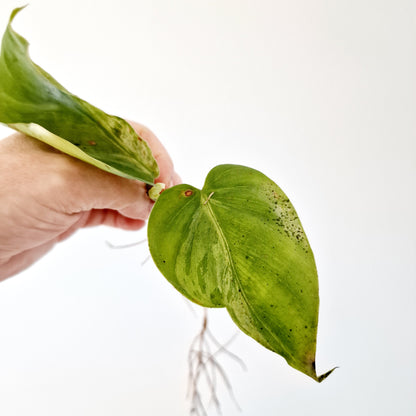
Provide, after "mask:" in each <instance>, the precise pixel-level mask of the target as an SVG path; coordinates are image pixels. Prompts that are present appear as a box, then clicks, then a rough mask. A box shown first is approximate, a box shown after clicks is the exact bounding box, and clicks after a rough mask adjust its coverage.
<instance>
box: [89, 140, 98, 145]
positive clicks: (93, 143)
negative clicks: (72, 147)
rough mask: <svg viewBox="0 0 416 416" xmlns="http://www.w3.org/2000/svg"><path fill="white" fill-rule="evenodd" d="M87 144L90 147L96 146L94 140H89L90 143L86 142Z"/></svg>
mask: <svg viewBox="0 0 416 416" xmlns="http://www.w3.org/2000/svg"><path fill="white" fill-rule="evenodd" d="M88 144H89V145H90V146H95V145H96V144H97V142H95V141H94V140H90V141H88Z"/></svg>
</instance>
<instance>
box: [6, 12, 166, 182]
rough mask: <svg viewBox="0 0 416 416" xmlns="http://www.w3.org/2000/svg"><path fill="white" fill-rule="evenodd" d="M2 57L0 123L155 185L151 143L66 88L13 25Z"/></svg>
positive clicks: (101, 165) (156, 167) (122, 174)
mask: <svg viewBox="0 0 416 416" xmlns="http://www.w3.org/2000/svg"><path fill="white" fill-rule="evenodd" d="M22 9H23V7H21V8H18V9H15V10H13V12H12V14H11V16H10V20H9V24H8V26H7V29H6V31H5V33H4V36H3V40H2V46H1V55H0V122H1V123H3V124H6V125H8V126H9V127H11V128H13V129H15V130H18V131H20V132H22V133H25V134H27V135H30V136H32V137H35V138H37V139H39V140H42V141H43V142H45V143H48V144H49V145H51V146H53V147H55V148H57V149H59V150H61V151H62V152H64V153H67V154H69V155H71V156H74V157H76V158H78V159H81V160H83V161H85V162H88V163H90V164H92V165H94V166H97V167H99V168H101V169H103V170H106V171H108V172H111V173H114V174H116V175H119V176H123V177H126V178H131V179H138V180H141V181H143V182H146V183H148V184H153V183H154V180H155V178H157V177H158V176H159V168H158V166H157V163H156V160H155V159H154V157H153V155H152V152H151V150H150V148H149V146H148V145H147V143H146V142H145V141H144V140H142V139H141V138H140V137H139V136H138V135H137V133H136V132H135V131H134V129H133V128H132V127H131V126H130V125H129V124H128V123H127V122H126V121H125V120H123V119H121V118H119V117H116V116H110V115H108V114H106V113H104V112H103V111H101V110H100V109H98V108H96V107H94V106H92V105H91V104H89V103H87V102H85V101H84V100H82V99H80V98H78V97H76V96H75V95H73V94H71V93H70V92H69V91H67V90H66V89H65V88H64V87H63V86H62V85H60V84H59V83H58V82H57V81H56V80H55V79H54V78H52V76H51V75H49V74H48V73H47V72H45V71H44V70H43V69H42V68H40V67H39V66H37V65H36V64H35V63H33V62H32V60H31V59H30V57H29V53H28V46H29V44H28V42H27V41H26V39H24V38H23V37H22V36H20V35H19V34H17V33H16V32H15V31H14V30H13V28H12V27H11V23H12V21H13V19H14V17H15V16H16V14H17V13H19V12H20V10H22Z"/></svg>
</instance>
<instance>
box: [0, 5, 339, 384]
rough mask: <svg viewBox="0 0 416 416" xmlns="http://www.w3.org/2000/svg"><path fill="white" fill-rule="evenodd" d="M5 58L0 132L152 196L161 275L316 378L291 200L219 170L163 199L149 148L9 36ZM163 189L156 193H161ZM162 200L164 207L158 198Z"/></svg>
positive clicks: (314, 320)
mask: <svg viewBox="0 0 416 416" xmlns="http://www.w3.org/2000/svg"><path fill="white" fill-rule="evenodd" d="M20 10H21V8H19V9H15V10H14V11H13V12H12V14H11V17H10V20H9V24H8V26H7V29H6V31H5V34H4V36H3V41H2V48H1V56H0V122H1V123H3V124H6V125H8V126H9V127H11V128H13V129H15V130H18V131H20V132H22V133H25V134H27V135H29V136H32V137H35V138H37V139H39V140H42V141H43V142H45V143H48V144H49V145H51V146H54V147H56V148H57V149H59V150H60V151H62V152H65V153H68V154H69V155H71V156H73V157H76V158H79V159H81V160H83V161H84V162H87V163H91V164H93V165H95V166H96V167H97V168H100V169H104V170H106V171H108V172H111V173H113V174H116V175H120V176H123V177H126V178H131V179H137V180H139V181H142V182H145V183H147V184H148V185H150V186H153V188H152V189H151V190H150V191H149V194H150V196H151V197H152V199H154V200H156V199H157V201H156V202H155V205H154V207H153V209H152V212H151V214H150V219H149V224H148V242H149V248H150V253H151V255H152V258H153V260H154V262H155V263H156V266H157V267H158V268H159V270H160V271H161V273H162V274H163V275H164V276H165V277H166V279H168V280H169V282H170V283H171V284H172V285H173V286H174V287H175V288H176V289H177V290H179V291H180V292H181V293H182V294H183V295H184V296H186V297H187V298H188V299H190V300H191V301H193V302H195V303H197V304H199V305H202V306H204V307H210V308H221V307H224V308H226V309H227V310H228V312H229V314H230V315H231V317H232V319H233V320H234V322H235V323H236V324H237V326H238V327H239V328H240V329H241V330H242V331H243V332H245V333H246V334H247V335H249V336H250V337H252V338H254V339H255V340H256V341H258V342H259V343H260V344H261V345H263V346H264V347H266V348H268V349H270V350H272V351H274V352H276V353H277V354H280V355H281V356H282V357H284V358H285V359H286V361H287V362H288V364H289V365H291V366H292V367H294V368H296V369H297V370H299V371H301V372H303V373H305V374H307V375H308V376H310V377H312V378H313V379H314V380H316V381H319V382H320V381H322V380H323V379H324V378H325V377H327V376H328V375H329V374H330V373H331V371H332V370H331V371H329V372H327V373H325V374H323V375H321V376H318V375H317V373H316V370H315V351H316V335H317V327H318V309H319V295H318V277H317V271H316V265H315V261H314V256H313V253H312V250H311V247H310V245H309V242H308V240H307V238H306V235H305V232H304V230H303V228H302V225H301V223H300V220H299V218H298V215H297V213H296V211H295V209H294V208H293V205H292V204H291V202H290V201H289V199H288V197H287V196H286V195H285V194H284V193H283V191H282V190H281V189H280V188H279V187H278V186H277V185H276V184H275V183H274V182H273V181H272V180H271V179H269V178H268V177H266V176H265V175H263V174H262V173H260V172H259V171H257V170H254V169H251V168H248V167H245V166H239V165H220V166H216V167H215V168H213V169H212V170H211V171H210V172H209V174H208V176H207V178H206V181H205V184H204V186H203V188H202V189H197V188H194V187H193V186H191V185H186V184H181V185H176V186H174V187H172V188H169V189H167V190H165V191H164V192H163V193H160V191H161V188H162V185H160V184H155V179H156V178H157V177H158V175H159V169H158V166H157V163H156V160H155V159H154V157H153V155H152V153H151V150H150V148H149V146H148V145H147V143H146V142H145V141H144V140H142V139H141V138H140V137H139V136H138V135H137V134H136V133H135V131H134V130H133V128H132V127H131V126H130V125H129V124H128V123H127V122H126V121H124V120H123V119H121V118H119V117H115V116H110V115H108V114H106V113H104V112H103V111H101V110H99V109H98V108H96V107H94V106H92V105H91V104H88V103H87V102H85V101H83V100H81V99H80V98H78V97H76V96H75V95H73V94H71V93H70V92H69V91H67V90H66V89H65V88H64V87H63V86H62V85H60V84H59V83H58V82H57V81H56V80H55V79H54V78H52V77H51V76H50V75H49V74H48V73H46V72H45V71H44V70H43V69H41V68H40V67H39V66H37V65H36V64H35V63H33V62H32V61H31V59H30V57H29V54H28V42H27V41H26V40H25V39H24V38H23V37H22V36H20V35H19V34H17V33H16V32H15V31H14V30H13V28H12V27H11V24H12V21H13V19H14V17H15V16H16V14H17V13H18V12H19V11H20ZM155 185H156V187H154V186H155ZM159 194H160V197H159V198H157V197H158V196H159Z"/></svg>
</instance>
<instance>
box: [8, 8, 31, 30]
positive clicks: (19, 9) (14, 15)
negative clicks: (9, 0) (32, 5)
mask: <svg viewBox="0 0 416 416" xmlns="http://www.w3.org/2000/svg"><path fill="white" fill-rule="evenodd" d="M27 6H29V3H27V4H25V5H24V6H21V7H16V8H15V9H13V11H12V13H11V15H10V19H9V25H10V24H11V23H12V22H13V20H14V18H15V17H16V15H17V14H18V13H20V12H21V11H22V10H23V9H25V8H26V7H27Z"/></svg>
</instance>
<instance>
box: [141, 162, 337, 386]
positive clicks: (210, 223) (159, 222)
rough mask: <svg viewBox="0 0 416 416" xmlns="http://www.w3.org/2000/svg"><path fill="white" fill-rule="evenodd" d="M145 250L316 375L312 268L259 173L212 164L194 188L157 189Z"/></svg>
mask: <svg viewBox="0 0 416 416" xmlns="http://www.w3.org/2000/svg"><path fill="white" fill-rule="evenodd" d="M148 240H149V247H150V252H151V255H152V257H153V260H154V261H155V263H156V265H157V267H158V268H159V270H160V271H161V272H162V274H163V275H164V276H165V277H166V278H167V279H168V280H169V282H170V283H172V285H173V286H174V287H175V288H176V289H178V290H179V291H180V292H181V293H182V294H183V295H185V296H186V297H187V298H188V299H190V300H191V301H193V302H196V303H198V304H200V305H202V306H205V307H226V308H227V310H228V312H229V313H230V315H231V317H232V319H233V320H234V322H235V323H236V324H237V325H238V326H239V327H240V329H241V330H242V331H244V332H245V333H246V334H248V335H249V336H251V337H252V338H254V339H255V340H256V341H258V342H259V343H260V344H262V345H264V346H265V347H266V348H268V349H270V350H272V351H274V352H276V353H278V354H280V355H281V356H283V357H284V358H285V359H286V361H287V362H288V363H289V364H290V365H291V366H292V367H294V368H296V369H297V370H300V371H302V372H303V373H305V374H307V375H308V376H310V377H312V378H313V379H315V380H317V381H321V380H323V379H324V378H325V377H326V376H327V375H329V373H327V374H324V375H323V376H317V374H316V371H315V349H316V334H317V326H318V308H319V296H318V278H317V272H316V266H315V261H314V256H313V254H312V250H311V248H310V246H309V243H308V240H307V238H306V235H305V233H304V230H303V228H302V225H301V223H300V221H299V218H298V216H297V214H296V211H295V209H294V208H293V206H292V204H291V203H290V201H289V199H288V198H287V196H286V195H285V194H284V193H283V191H282V190H281V189H280V188H279V187H278V186H277V185H276V184H275V183H274V182H273V181H271V180H270V179H269V178H267V177H266V176H265V175H263V174H262V173H260V172H258V171H256V170H254V169H250V168H247V167H244V166H238V165H220V166H217V167H215V168H214V169H213V170H211V172H210V173H209V174H208V176H207V178H206V182H205V185H204V187H203V188H202V190H199V189H196V188H194V187H192V186H190V185H185V184H182V185H177V186H174V187H173V188H170V189H168V190H166V191H164V192H163V193H162V194H161V195H160V197H159V199H158V201H157V202H156V204H155V206H154V208H153V210H152V212H151V215H150V219H149V225H148Z"/></svg>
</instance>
